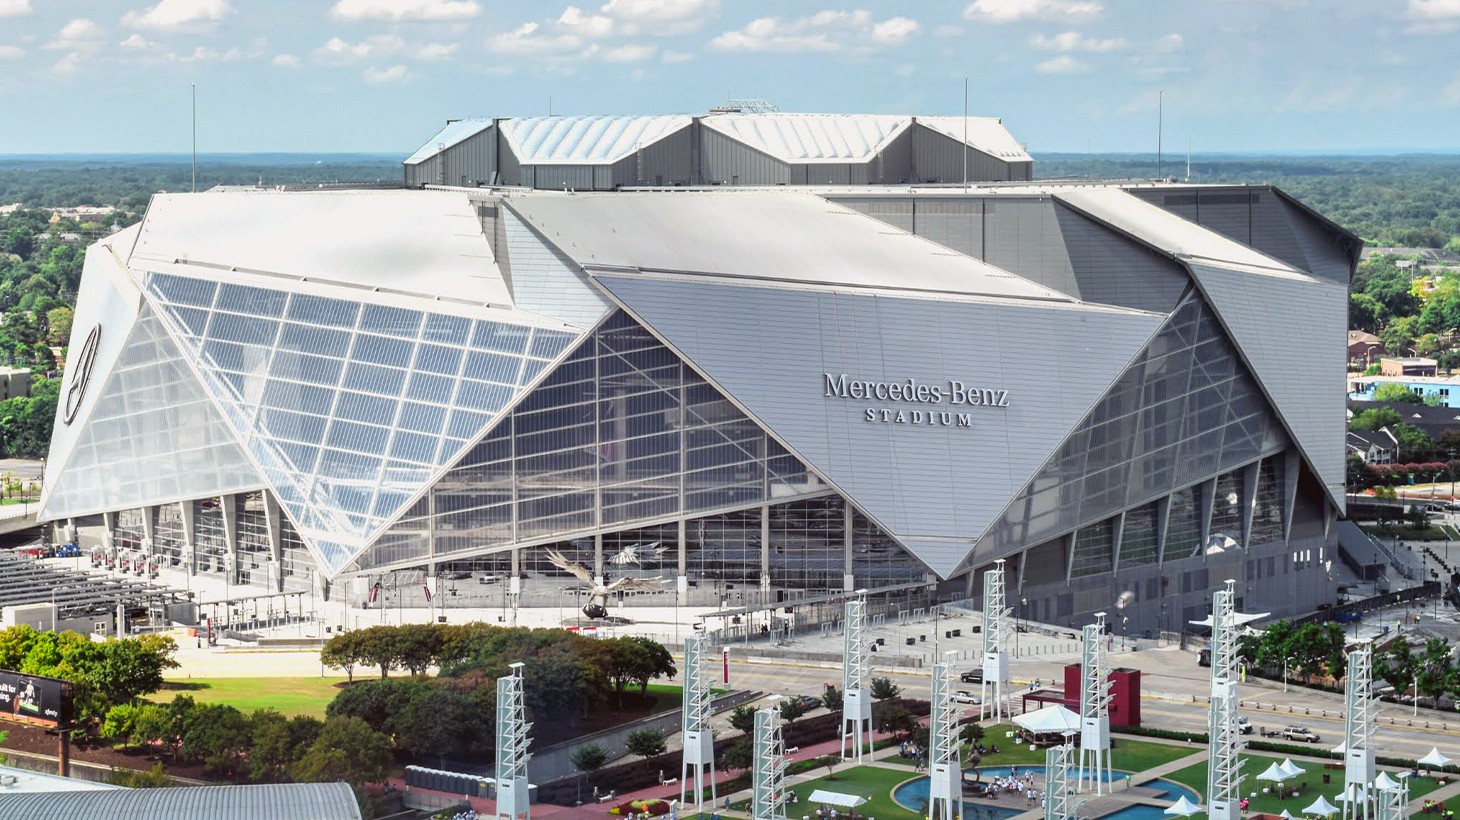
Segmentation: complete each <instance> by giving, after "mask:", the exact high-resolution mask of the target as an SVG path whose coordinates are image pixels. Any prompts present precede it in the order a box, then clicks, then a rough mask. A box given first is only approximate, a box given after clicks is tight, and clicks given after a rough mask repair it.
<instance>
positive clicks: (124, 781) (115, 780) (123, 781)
mask: <svg viewBox="0 0 1460 820" xmlns="http://www.w3.org/2000/svg"><path fill="white" fill-rule="evenodd" d="M107 782H108V783H111V784H112V785H113V786H121V787H123V788H126V789H161V788H165V787H167V786H171V785H172V775H170V774H168V773H167V770H166V769H163V768H162V763H161V762H158V763H154V764H152V768H150V769H147V770H145V771H138V770H136V769H123V768H120V767H117V766H113V767H112V771H111V774H110V775H109V776H108V777H107Z"/></svg>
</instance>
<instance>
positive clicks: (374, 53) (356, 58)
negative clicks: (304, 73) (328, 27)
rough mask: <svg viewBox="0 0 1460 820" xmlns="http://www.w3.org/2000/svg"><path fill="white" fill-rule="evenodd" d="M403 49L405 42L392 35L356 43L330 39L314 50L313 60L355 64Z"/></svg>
mask: <svg viewBox="0 0 1460 820" xmlns="http://www.w3.org/2000/svg"><path fill="white" fill-rule="evenodd" d="M403 48H405V41H404V40H402V39H401V38H399V37H397V36H396V35H394V34H377V35H375V36H374V37H370V38H368V39H366V40H362V41H360V42H358V43H350V42H346V41H345V40H342V39H340V38H339V37H331V38H329V40H327V41H326V42H325V44H324V45H322V46H320V47H319V48H317V49H315V50H314V58H315V59H316V60H318V61H320V62H322V63H335V64H340V63H355V62H362V61H364V60H370V59H374V58H378V57H387V56H390V55H392V54H396V53H397V52H399V51H400V50H401V49H403Z"/></svg>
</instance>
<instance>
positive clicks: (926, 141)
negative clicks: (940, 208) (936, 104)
mask: <svg viewBox="0 0 1460 820" xmlns="http://www.w3.org/2000/svg"><path fill="white" fill-rule="evenodd" d="M964 151H965V147H964V145H963V143H961V142H960V141H959V140H956V139H953V138H951V137H948V136H946V135H944V134H941V133H939V132H938V131H935V130H933V129H932V128H929V127H927V126H926V125H923V124H922V123H917V124H916V125H914V126H913V138H912V165H913V171H914V174H915V175H916V178H917V181H920V182H954V183H956V182H961V181H963V180H964V175H963V174H964V162H963V160H964ZM966 151H967V155H968V177H967V179H968V181H969V182H987V181H1003V180H1009V179H1025V178H1027V177H1025V176H1016V175H1014V172H1013V169H1012V168H1011V167H1010V164H1009V163H1008V162H1005V161H1004V160H1002V159H999V158H998V157H995V156H992V155H990V154H986V153H984V152H983V151H980V150H978V149H977V148H973V147H967V148H966ZM1020 165H1030V163H1020ZM1021 173H1022V172H1021Z"/></svg>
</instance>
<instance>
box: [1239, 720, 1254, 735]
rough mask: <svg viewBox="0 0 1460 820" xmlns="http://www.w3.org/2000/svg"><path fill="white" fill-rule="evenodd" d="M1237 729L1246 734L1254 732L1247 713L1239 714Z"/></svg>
mask: <svg viewBox="0 0 1460 820" xmlns="http://www.w3.org/2000/svg"><path fill="white" fill-rule="evenodd" d="M1237 731H1239V732H1241V733H1242V734H1244V735H1250V734H1252V724H1251V723H1249V722H1248V720H1247V716H1246V715H1238V716H1237Z"/></svg>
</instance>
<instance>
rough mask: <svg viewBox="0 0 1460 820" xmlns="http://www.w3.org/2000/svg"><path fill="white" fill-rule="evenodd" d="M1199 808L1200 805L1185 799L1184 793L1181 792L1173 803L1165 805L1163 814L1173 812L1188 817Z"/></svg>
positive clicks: (1199, 809)
mask: <svg viewBox="0 0 1460 820" xmlns="http://www.w3.org/2000/svg"><path fill="white" fill-rule="evenodd" d="M1201 810H1202V808H1201V806H1198V805H1197V804H1195V803H1193V802H1191V801H1190V800H1187V799H1186V795H1184V794H1183V795H1181V797H1180V798H1179V799H1178V800H1177V801H1176V802H1175V803H1172V804H1171V805H1169V806H1167V807H1166V811H1165V812H1163V814H1174V815H1180V816H1181V817H1190V816H1192V815H1193V814H1196V813H1197V812H1199V811H1201Z"/></svg>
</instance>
